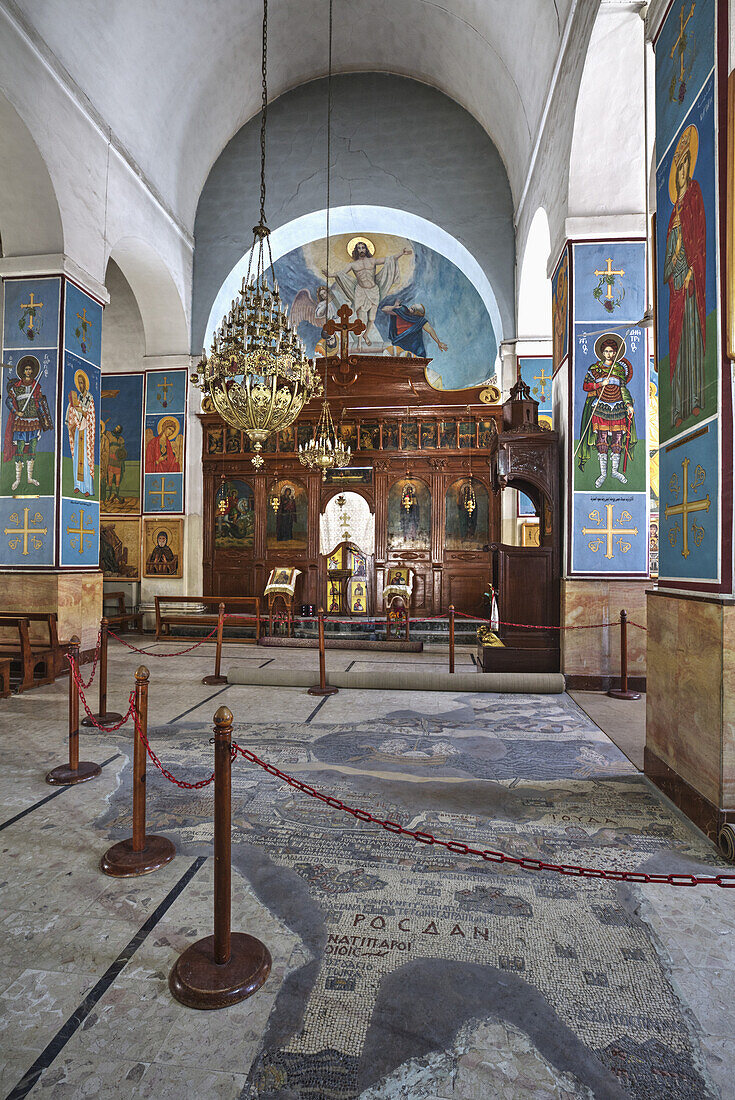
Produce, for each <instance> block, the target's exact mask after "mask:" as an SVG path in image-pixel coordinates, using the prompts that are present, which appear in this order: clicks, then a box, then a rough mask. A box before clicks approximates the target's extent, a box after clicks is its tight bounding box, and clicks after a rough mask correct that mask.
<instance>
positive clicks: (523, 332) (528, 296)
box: [518, 206, 551, 338]
mask: <svg viewBox="0 0 735 1100" xmlns="http://www.w3.org/2000/svg"><path fill="white" fill-rule="evenodd" d="M550 253H551V239H550V236H549V219H548V218H547V216H546V211H545V210H544V208H543V207H542V206H540V207H539V208H538V210H537V211H536V213H535V214H534V217H533V221H532V222H531V228H530V230H529V233H528V240H527V241H526V247H525V249H524V251H523V261H522V263H521V266H520V276H519V279H518V336H519V338H522V337H524V336H526V337H527V336H546V337H550V336H551V279H550V278H549V276H548V275H547V273H546V271H547V268H548V265H549V259H550Z"/></svg>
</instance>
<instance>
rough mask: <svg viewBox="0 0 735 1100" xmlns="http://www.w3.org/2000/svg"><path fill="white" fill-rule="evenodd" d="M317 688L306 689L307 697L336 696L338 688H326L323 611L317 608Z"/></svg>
mask: <svg viewBox="0 0 735 1100" xmlns="http://www.w3.org/2000/svg"><path fill="white" fill-rule="evenodd" d="M318 616H319V687H313V688H309V689H308V694H309V695H336V694H337V692H338V691H339V688H336V687H327V665H326V652H325V649H326V647H325V643H324V609H323V608H321V607H320V608H319V612H318Z"/></svg>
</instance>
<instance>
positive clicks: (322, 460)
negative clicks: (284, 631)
mask: <svg viewBox="0 0 735 1100" xmlns="http://www.w3.org/2000/svg"><path fill="white" fill-rule="evenodd" d="M331 159H332V0H329V61H328V66H327V263H326V270H325V276H326V281H327V316H328V315H329V296H330V290H329V206H330V188H329V185H330V177H331V167H332V165H331ZM327 355H328V352H327V349H326V347H325V355H324V401H323V402H322V411H321V414H320V416H319V421H318V423H317V424H316V426H315V428H314V435H313V436H312V438H311V439H310V440H309V442H308V443H307V444H306V446H302V445H301V444H299V462H300V463H301V464H302V466H308V467H309V469H310V470H321V472H322V481H324V480H325V478H326V476H327V470H331V469H333V468H334V467H335V466H336V467H338V468H339V469H343V468H344V467H345V466H347V465H349V461H350V448H349V447H345V445H344V443H343V441H342V439H341V438H340V437H339V436H338V435H337V431H336V429H335V427H334V421H333V420H332V413H331V410H330V408H329V403H328V401H327V396H326V395H327V367H328V362H329V360H328V357H327Z"/></svg>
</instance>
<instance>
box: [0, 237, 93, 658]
mask: <svg viewBox="0 0 735 1100" xmlns="http://www.w3.org/2000/svg"><path fill="white" fill-rule="evenodd" d="M0 270H1V271H2V273H3V330H2V363H3V368H2V400H3V405H2V418H1V420H0V434H1V435H2V446H3V453H2V461H1V462H0V570H2V572H3V574H5V575H6V578H5V580H4V581H3V583H0V608H2V609H3V610H5V611H22V610H28V611H56V612H57V613H58V616H59V634H60V636H61V637H62V638H68V637H69V636H70V635H71V634H73V633H76V634H78V635H79V636H80V638H81V641H82V652H84V651H85V650H87V649H90V648H91V647H92V646H93V645H94V642H95V639H96V636H97V628H98V624H99V619H100V617H101V614H102V575H101V573H100V571H99V526H100V524H99V512H100V504H99V501H100V472H99V460H100V362H101V348H102V310H103V305H104V302H105V301H106V300H107V294H106V291H105V289H104V287H101V286H100V285H99V284H97V283H96V282H95V281H94V280H93V279H91V278H89V279H86V278H83V277H81V273H80V271H78V270H77V269H76V267H75V269H74V272H73V275H74V277H73V278H72V277H71V276H70V273H69V272H70V265H69V262H68V261H66V260H65V258H64V257H60V256H53V257H34V258H28V259H26V260H19V259H13V260H6V261H3V262H2V266H1V267H0Z"/></svg>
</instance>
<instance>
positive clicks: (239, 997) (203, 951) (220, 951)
mask: <svg viewBox="0 0 735 1100" xmlns="http://www.w3.org/2000/svg"><path fill="white" fill-rule="evenodd" d="M231 767H232V711H230V710H228V709H227V707H220V708H219V710H218V711H217V713H216V714H215V716H214V935H213V936H207V937H206V938H205V939H203V940H198V941H197V943H194V944H192V946H191V947H188V948H187V949H186V951H184V953H183V954H182V955H179V958H178V959H177V961H176V963H175V964H174V966H173V969H172V970H171V974H170V975H169V980H168V985H169V989H170V990H171V993H172V994H173V996H174V997H175V998H176V1000H177V1001H181V1003H182V1004H185V1005H188V1007H189V1008H226V1007H227V1006H228V1005H233V1004H237V1002H238V1001H244V1000H245V998H246V997H250V996H251V995H252V994H253V993H255V992H257V990H258V989H260V987H261V986H262V985H263V983H264V981H265V980H266V978H267V977H268V975H269V974H270V970H271V956H270V952H269V950H268V948H267V947H266V946H265V944H264V943H261V941H260V940H257V939H255V937H254V936H248V935H247V933H245V932H232V931H231V930H230V918H231V899H230V887H231V882H230V874H231V867H230V859H231V854H230V844H231V812H232V811H231V802H230V793H231V775H230V772H231Z"/></svg>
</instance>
